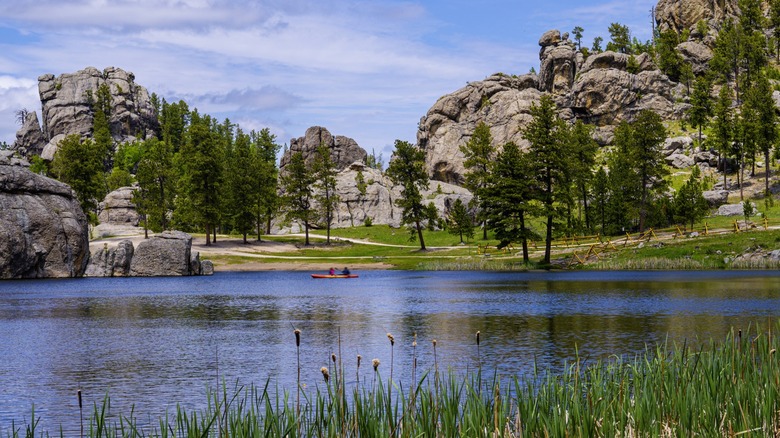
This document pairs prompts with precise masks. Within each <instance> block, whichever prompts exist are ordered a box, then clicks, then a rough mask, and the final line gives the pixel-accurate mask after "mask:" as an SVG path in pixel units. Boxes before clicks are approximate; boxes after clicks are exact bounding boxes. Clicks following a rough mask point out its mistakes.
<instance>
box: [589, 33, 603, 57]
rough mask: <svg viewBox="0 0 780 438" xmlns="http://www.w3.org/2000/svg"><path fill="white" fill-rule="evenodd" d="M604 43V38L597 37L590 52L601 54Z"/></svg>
mask: <svg viewBox="0 0 780 438" xmlns="http://www.w3.org/2000/svg"><path fill="white" fill-rule="evenodd" d="M602 42H604V38H602V37H600V36H597V37H595V38H593V45H592V46H591V48H590V50H591V52H593V53H601V52H602V51H603V49H602V48H601V43H602Z"/></svg>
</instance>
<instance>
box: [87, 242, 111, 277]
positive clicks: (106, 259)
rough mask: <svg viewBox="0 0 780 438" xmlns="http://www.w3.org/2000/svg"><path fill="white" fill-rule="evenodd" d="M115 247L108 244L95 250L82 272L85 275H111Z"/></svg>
mask: <svg viewBox="0 0 780 438" xmlns="http://www.w3.org/2000/svg"><path fill="white" fill-rule="evenodd" d="M114 256H115V249H114V248H109V247H108V244H106V245H104V246H103V248H100V249H99V250H97V251H95V252H94V253H92V254H91V256H90V257H89V265H87V270H86V271H85V272H84V276H85V277H111V276H113V275H114Z"/></svg>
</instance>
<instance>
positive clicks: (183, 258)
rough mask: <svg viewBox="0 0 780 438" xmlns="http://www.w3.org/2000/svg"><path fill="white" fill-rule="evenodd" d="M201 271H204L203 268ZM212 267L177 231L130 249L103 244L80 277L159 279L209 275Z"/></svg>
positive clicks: (129, 245)
mask: <svg viewBox="0 0 780 438" xmlns="http://www.w3.org/2000/svg"><path fill="white" fill-rule="evenodd" d="M204 267H205V268H204ZM213 273H214V265H213V264H212V263H211V261H209V260H203V261H201V260H200V253H199V252H197V251H195V252H193V251H192V237H191V236H190V235H189V234H187V233H183V232H181V231H166V232H164V233H162V234H159V235H156V236H154V237H152V238H150V239H148V240H144V241H142V242H141V243H139V244H138V248H134V247H133V242H131V241H130V240H123V241H121V242H119V244H117V245H116V246H115V247H109V246H108V244H104V246H103V247H102V248H99V249H97V250H94V251H93V252H92V257H91V259H90V262H89V266H88V267H87V271H86V273H85V274H84V275H85V276H87V277H163V276H186V275H212V274H213Z"/></svg>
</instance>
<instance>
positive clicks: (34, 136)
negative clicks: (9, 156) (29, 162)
mask: <svg viewBox="0 0 780 438" xmlns="http://www.w3.org/2000/svg"><path fill="white" fill-rule="evenodd" d="M44 145H46V137H44V135H43V131H42V130H41V124H40V122H39V121H38V114H37V113H36V112H35V111H30V112H28V113H27V115H26V116H25V117H24V122H23V123H22V127H21V128H20V129H19V131H17V132H16V140H15V141H14V145H13V147H12V149H15V150H16V151H18V152H19V154H21V155H22V156H25V157H31V156H33V155H40V154H41V152H42V151H43V147H44Z"/></svg>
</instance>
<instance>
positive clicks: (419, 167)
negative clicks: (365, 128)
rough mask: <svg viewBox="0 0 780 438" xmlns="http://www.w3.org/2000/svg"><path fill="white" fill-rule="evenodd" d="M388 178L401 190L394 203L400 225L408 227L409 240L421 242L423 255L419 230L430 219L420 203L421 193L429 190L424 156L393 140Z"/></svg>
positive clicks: (412, 146) (420, 231)
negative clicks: (399, 209) (399, 213)
mask: <svg viewBox="0 0 780 438" xmlns="http://www.w3.org/2000/svg"><path fill="white" fill-rule="evenodd" d="M387 176H388V177H389V178H390V179H391V180H392V181H393V183H395V184H398V185H400V186H401V197H400V198H399V199H396V200H395V204H396V205H397V206H398V207H400V208H401V209H402V210H403V212H402V214H401V223H402V224H405V225H409V232H410V238H411V239H412V240H414V239H420V250H423V251H424V250H425V240H423V234H422V230H423V227H424V224H425V222H426V221H429V220H430V219H431V217H430V210H429V209H428V208H427V207H425V206H424V205H423V203H422V201H423V197H422V190H427V189H428V173H427V172H426V171H425V152H423V151H422V150H421V149H418V148H416V147H415V146H414V145H412V144H410V143H409V142H406V141H402V140H396V141H395V151H394V152H393V156H392V158H391V159H390V165H389V166H387Z"/></svg>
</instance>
